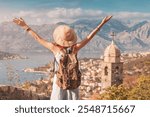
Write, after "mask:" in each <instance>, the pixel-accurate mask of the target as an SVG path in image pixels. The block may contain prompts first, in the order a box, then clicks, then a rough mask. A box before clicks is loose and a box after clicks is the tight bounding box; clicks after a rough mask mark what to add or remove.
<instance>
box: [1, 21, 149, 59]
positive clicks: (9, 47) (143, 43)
mask: <svg viewBox="0 0 150 117" xmlns="http://www.w3.org/2000/svg"><path fill="white" fill-rule="evenodd" d="M99 22H100V21H99V20H87V19H85V20H78V21H76V22H74V23H71V24H68V25H70V26H71V27H72V28H74V30H75V32H76V33H77V35H78V41H81V40H82V39H84V38H85V37H86V36H87V35H88V34H89V33H90V31H92V29H93V28H94V27H96V25H97V24H98V23H99ZM60 24H64V23H63V22H60V23H57V24H53V25H50V24H43V25H37V26H36V25H31V27H32V29H33V30H35V31H36V32H37V33H38V34H39V35H40V36H41V37H43V38H44V39H46V40H48V41H53V39H52V33H53V30H54V28H55V27H56V26H57V25H60ZM112 31H113V32H115V33H116V37H115V41H116V44H117V46H118V47H119V48H120V49H121V51H136V52H137V51H150V23H149V22H147V21H143V22H139V23H137V24H135V25H133V26H131V27H129V26H128V25H127V24H125V23H124V22H121V21H119V20H116V19H112V20H110V22H108V23H107V24H106V25H105V26H104V27H103V28H102V29H101V31H100V32H98V33H97V35H96V36H95V37H94V39H93V40H92V41H91V42H90V43H89V44H88V45H87V46H85V47H84V48H83V49H82V50H81V53H80V55H82V56H85V57H86V55H84V54H82V53H91V55H90V56H91V57H93V55H94V57H99V56H100V55H102V54H103V51H104V49H105V48H106V47H107V46H108V45H109V44H110V43H111V40H112V37H111V36H110V33H111V32H112ZM0 35H1V36H0V50H2V51H8V52H11V51H20V52H27V51H28V52H30V51H40V52H41V51H48V50H47V49H45V48H44V47H42V46H41V45H40V44H38V43H37V42H36V41H35V40H34V39H32V38H31V37H30V35H28V34H27V33H26V32H24V31H23V29H21V28H20V27H18V26H17V25H15V24H14V23H12V22H5V23H1V24H0ZM87 55H88V54H87Z"/></svg>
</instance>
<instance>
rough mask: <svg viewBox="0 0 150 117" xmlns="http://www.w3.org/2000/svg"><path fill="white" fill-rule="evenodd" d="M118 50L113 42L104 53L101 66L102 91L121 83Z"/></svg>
mask: <svg viewBox="0 0 150 117" xmlns="http://www.w3.org/2000/svg"><path fill="white" fill-rule="evenodd" d="M120 56H121V53H120V50H119V49H118V47H117V46H116V45H115V44H114V41H112V43H111V44H110V45H109V46H108V47H107V48H106V50H105V51H104V61H103V64H102V77H101V78H102V79H101V82H102V89H105V88H108V87H110V86H112V85H120V84H122V82H123V63H122V62H121V61H120Z"/></svg>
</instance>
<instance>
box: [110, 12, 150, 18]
mask: <svg viewBox="0 0 150 117" xmlns="http://www.w3.org/2000/svg"><path fill="white" fill-rule="evenodd" d="M113 14H114V16H115V18H116V19H121V20H127V19H129V20H150V13H141V12H117V13H113Z"/></svg>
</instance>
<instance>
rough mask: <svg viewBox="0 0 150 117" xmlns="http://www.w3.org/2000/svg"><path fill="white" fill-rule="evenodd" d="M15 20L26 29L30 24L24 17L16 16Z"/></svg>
mask: <svg viewBox="0 0 150 117" xmlns="http://www.w3.org/2000/svg"><path fill="white" fill-rule="evenodd" d="M13 22H14V23H16V24H17V25H19V26H21V27H22V28H24V29H27V28H28V25H27V24H26V23H25V21H24V20H23V19H22V18H15V19H13Z"/></svg>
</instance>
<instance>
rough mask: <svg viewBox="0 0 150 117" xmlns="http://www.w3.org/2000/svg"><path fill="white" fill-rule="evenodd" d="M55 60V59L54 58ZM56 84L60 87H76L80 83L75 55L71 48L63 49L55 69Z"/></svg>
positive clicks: (79, 73)
mask: <svg viewBox="0 0 150 117" xmlns="http://www.w3.org/2000/svg"><path fill="white" fill-rule="evenodd" d="M55 61H56V60H55ZM56 76H57V80H56V84H57V85H58V86H59V87H61V88H62V89H76V88H78V87H79V86H80V84H81V72H80V70H79V65H78V60H77V55H76V54H74V53H72V48H67V49H65V52H64V55H63V56H62V58H61V59H60V63H59V66H58V70H57V71H56Z"/></svg>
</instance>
